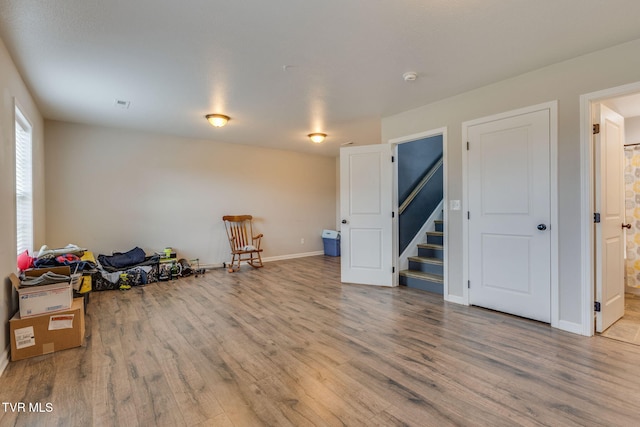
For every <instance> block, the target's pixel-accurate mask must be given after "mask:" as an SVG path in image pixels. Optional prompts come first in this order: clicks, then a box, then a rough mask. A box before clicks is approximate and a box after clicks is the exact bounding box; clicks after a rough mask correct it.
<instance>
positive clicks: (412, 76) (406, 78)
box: [402, 71, 418, 82]
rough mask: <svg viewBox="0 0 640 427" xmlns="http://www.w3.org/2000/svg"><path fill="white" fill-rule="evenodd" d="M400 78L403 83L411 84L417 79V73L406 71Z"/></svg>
mask: <svg viewBox="0 0 640 427" xmlns="http://www.w3.org/2000/svg"><path fill="white" fill-rule="evenodd" d="M402 78H403V79H404V81H405V82H412V81H414V80H415V79H417V78H418V73H416V72H414V71H407V72H406V73H404V74H403V75H402Z"/></svg>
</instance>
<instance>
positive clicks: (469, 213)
mask: <svg viewBox="0 0 640 427" xmlns="http://www.w3.org/2000/svg"><path fill="white" fill-rule="evenodd" d="M467 219H471V212H469V211H467Z"/></svg>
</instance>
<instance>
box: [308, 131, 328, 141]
mask: <svg viewBox="0 0 640 427" xmlns="http://www.w3.org/2000/svg"><path fill="white" fill-rule="evenodd" d="M307 136H308V137H309V139H311V141H313V142H315V143H316V144H320V143H321V142H322V141H324V139H325V138H326V137H327V134H326V133H320V132H314V133H310V134H309V135H307Z"/></svg>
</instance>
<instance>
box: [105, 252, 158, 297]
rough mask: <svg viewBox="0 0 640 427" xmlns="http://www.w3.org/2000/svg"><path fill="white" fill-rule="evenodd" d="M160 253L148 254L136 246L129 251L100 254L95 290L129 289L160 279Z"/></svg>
mask: <svg viewBox="0 0 640 427" xmlns="http://www.w3.org/2000/svg"><path fill="white" fill-rule="evenodd" d="M159 259H160V257H159V255H152V256H147V255H146V253H145V252H144V250H143V249H141V248H139V247H135V248H133V249H131V250H130V251H127V252H114V253H113V254H112V255H103V254H100V255H98V258H97V264H98V270H99V271H100V277H99V278H98V279H97V280H94V283H93V290H96V291H103V290H110V289H128V288H129V287H130V286H140V285H146V284H147V283H151V282H157V281H158V261H159Z"/></svg>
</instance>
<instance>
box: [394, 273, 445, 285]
mask: <svg viewBox="0 0 640 427" xmlns="http://www.w3.org/2000/svg"><path fill="white" fill-rule="evenodd" d="M400 275H402V276H407V277H413V278H415V279H423V280H428V281H430V282H437V283H444V277H442V276H439V275H437V274H430V273H423V272H422V271H416V270H402V271H401V272H400Z"/></svg>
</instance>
